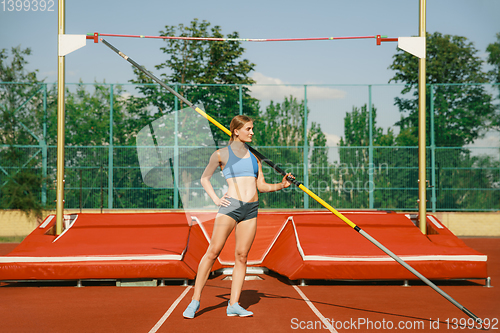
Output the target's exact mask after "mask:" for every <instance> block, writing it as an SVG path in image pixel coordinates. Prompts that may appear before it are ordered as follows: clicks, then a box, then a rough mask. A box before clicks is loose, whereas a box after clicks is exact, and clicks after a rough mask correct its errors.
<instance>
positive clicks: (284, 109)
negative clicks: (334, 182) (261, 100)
mask: <svg viewBox="0 0 500 333" xmlns="http://www.w3.org/2000/svg"><path fill="white" fill-rule="evenodd" d="M305 112H307V113H309V110H307V111H306V108H305V105H304V100H302V101H300V102H299V101H297V98H295V97H293V96H290V97H285V100H284V101H283V102H282V103H275V102H274V101H271V102H270V103H269V105H268V106H267V107H266V110H265V112H263V113H262V114H261V115H260V116H259V117H258V118H256V119H255V121H254V128H255V132H256V133H257V135H255V137H254V142H253V144H254V145H255V146H271V147H272V146H281V147H280V148H265V149H261V151H262V153H263V154H264V155H265V156H266V157H268V158H269V159H271V160H272V161H273V162H274V163H276V164H277V165H280V166H281V167H282V169H283V170H285V171H290V172H292V173H293V174H294V175H295V176H296V177H297V179H299V181H302V180H303V179H304V164H303V161H304V139H305V138H304V134H305V133H304V127H305V124H304V120H305V119H306V117H305V115H306V114H305ZM307 141H308V147H309V149H308V150H309V155H308V157H309V170H310V172H311V173H314V174H315V176H314V180H315V181H316V182H317V183H319V182H320V180H321V179H320V178H321V177H322V176H323V177H326V178H328V177H327V175H325V174H324V173H321V174H318V172H316V170H320V168H322V167H327V161H328V155H327V151H326V149H325V147H326V136H325V134H324V133H323V132H322V130H321V126H320V125H319V124H317V123H315V122H312V124H311V128H310V129H309V130H308V131H307ZM264 172H265V175H266V181H269V182H279V181H281V178H282V176H281V175H278V174H277V173H275V172H274V171H272V170H271V169H270V168H269V167H265V168H264ZM289 191H293V190H289ZM276 195H277V194H275V193H271V194H267V193H264V194H263V195H261V198H262V199H261V200H262V201H263V204H264V205H268V204H269V201H268V200H269V199H268V198H270V197H272V198H274V197H276ZM303 197H304V196H303V194H302V192H301V191H294V192H293V194H291V196H290V197H288V196H287V201H286V202H278V203H276V204H275V206H273V208H278V207H290V206H291V207H303ZM273 201H274V202H276V200H273Z"/></svg>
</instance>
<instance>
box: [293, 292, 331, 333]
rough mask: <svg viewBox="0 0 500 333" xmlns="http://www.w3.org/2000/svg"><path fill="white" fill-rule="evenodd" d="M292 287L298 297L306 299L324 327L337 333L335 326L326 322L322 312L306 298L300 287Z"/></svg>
mask: <svg viewBox="0 0 500 333" xmlns="http://www.w3.org/2000/svg"><path fill="white" fill-rule="evenodd" d="M293 287H294V288H295V290H297V292H298V293H299V295H300V297H302V299H303V300H304V301H306V303H307V305H309V307H310V308H311V310H312V311H313V312H314V314H315V315H316V316H318V318H319V319H320V320H321V321H322V322H323V325H324V327H326V328H327V329H328V330H329V331H330V332H332V333H338V331H337V330H336V329H335V328H333V326H332V324H331V323H330V322H328V320H326V318H325V316H323V314H322V313H321V312H319V310H318V309H317V308H316V307H315V306H314V304H313V303H312V302H311V301H310V300H309V298H307V296H306V295H305V294H304V293H303V292H302V290H300V288H299V287H297V286H293Z"/></svg>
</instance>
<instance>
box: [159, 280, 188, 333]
mask: <svg viewBox="0 0 500 333" xmlns="http://www.w3.org/2000/svg"><path fill="white" fill-rule="evenodd" d="M191 288H192V286H187V287H186V289H185V290H184V291H183V292H182V294H181V295H180V296H179V297H178V298H177V299H176V300H175V302H174V303H172V305H171V306H170V308H168V310H167V312H165V314H164V315H163V317H161V318H160V320H158V322H157V323H156V325H155V326H154V327H153V328H152V329H151V330H150V331H149V333H155V332H156V331H158V330H159V329H160V327H161V325H163V323H164V322H165V320H167V318H168V317H169V316H170V314H171V313H172V312H173V311H174V310H175V308H176V307H177V305H178V304H179V303H180V302H181V301H182V299H183V298H184V296H186V294H187V293H188V291H189V290H190V289H191Z"/></svg>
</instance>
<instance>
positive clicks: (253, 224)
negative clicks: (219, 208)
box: [229, 218, 257, 305]
mask: <svg viewBox="0 0 500 333" xmlns="http://www.w3.org/2000/svg"><path fill="white" fill-rule="evenodd" d="M256 232H257V218H253V219H250V220H246V221H242V222H240V223H238V224H237V225H236V230H235V238H236V246H235V253H234V269H233V281H232V284H231V299H230V300H229V302H230V304H231V305H233V304H235V303H238V301H239V299H240V294H241V289H242V288H243V282H244V281H245V275H246V271H247V258H248V252H249V251H250V247H251V246H252V243H253V240H254V238H255V233H256Z"/></svg>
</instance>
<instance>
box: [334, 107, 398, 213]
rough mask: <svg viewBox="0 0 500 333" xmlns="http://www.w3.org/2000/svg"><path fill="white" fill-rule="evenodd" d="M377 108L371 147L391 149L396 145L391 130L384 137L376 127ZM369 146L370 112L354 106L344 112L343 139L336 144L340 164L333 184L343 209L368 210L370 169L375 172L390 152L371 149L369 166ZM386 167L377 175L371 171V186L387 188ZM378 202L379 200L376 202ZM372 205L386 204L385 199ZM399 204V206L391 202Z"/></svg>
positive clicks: (374, 115) (374, 111)
mask: <svg viewBox="0 0 500 333" xmlns="http://www.w3.org/2000/svg"><path fill="white" fill-rule="evenodd" d="M376 117H377V108H376V107H375V106H372V140H373V146H374V147H376V146H393V145H394V143H395V138H394V133H393V131H392V129H388V131H387V134H384V130H383V128H381V127H377V119H376ZM369 144H370V113H369V110H368V106H367V105H366V104H365V105H363V106H361V108H358V107H355V106H353V108H352V111H351V112H347V113H346V116H345V118H344V137H341V138H340V142H339V144H338V145H339V147H340V149H339V156H340V161H339V165H337V167H336V168H335V170H336V173H335V175H334V178H333V180H334V183H335V184H336V186H337V188H338V189H339V190H340V191H339V194H338V200H340V201H339V203H341V205H342V207H349V208H369V205H368V198H369V186H370V183H369V182H370V177H369V168H370V167H373V168H375V169H376V167H377V166H381V165H385V164H386V161H387V159H388V158H389V157H388V156H389V155H390V153H391V152H390V151H389V150H387V149H378V150H377V149H374V150H373V164H372V165H371V166H370V159H369V154H370V151H369ZM386 172H387V167H384V168H383V170H381V171H380V172H378V173H377V172H376V171H375V172H374V176H375V177H374V185H375V186H377V187H386V186H387V184H386V181H387V179H386V177H384V176H386V175H385V173H386ZM392 180H393V181H394V180H395V179H392ZM377 199H378V200H377ZM377 199H376V200H375V205H376V206H379V205H382V202H384V204H387V201H386V200H387V199H388V198H384V200H382V199H381V198H378V197H377ZM393 204H395V205H398V204H399V203H393Z"/></svg>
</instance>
